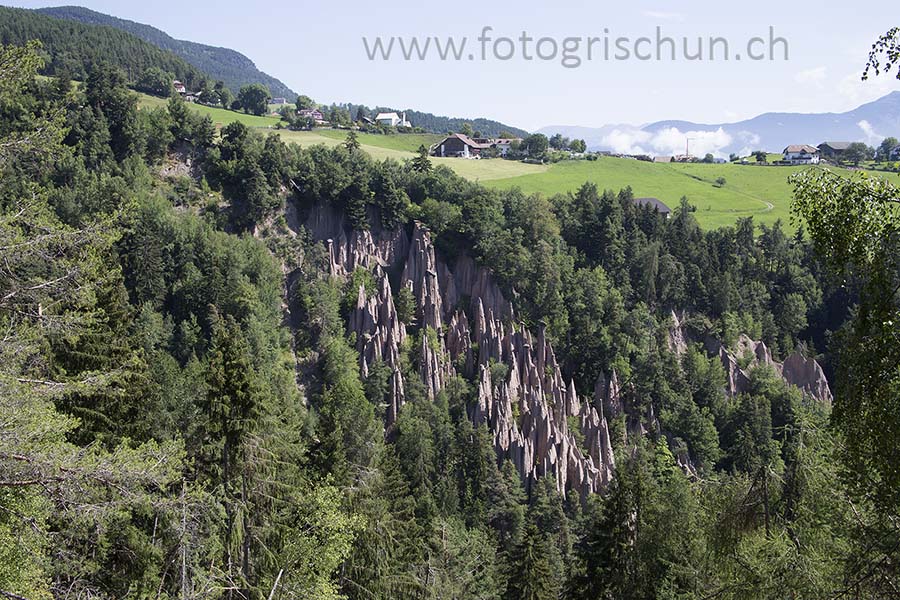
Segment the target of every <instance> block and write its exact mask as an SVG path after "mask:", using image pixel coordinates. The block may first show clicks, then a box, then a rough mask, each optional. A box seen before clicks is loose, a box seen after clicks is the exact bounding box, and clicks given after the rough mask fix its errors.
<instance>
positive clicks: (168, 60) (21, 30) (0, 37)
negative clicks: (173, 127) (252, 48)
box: [0, 6, 205, 86]
mask: <svg viewBox="0 0 900 600" xmlns="http://www.w3.org/2000/svg"><path fill="white" fill-rule="evenodd" d="M29 40H40V42H41V46H42V47H41V54H43V55H44V58H45V63H44V67H43V69H42V72H43V73H44V74H45V75H56V74H59V73H67V74H68V75H69V76H70V77H75V78H77V79H84V78H85V77H86V76H87V73H88V71H89V70H90V68H91V65H94V64H97V63H101V62H106V63H110V64H113V65H116V66H117V67H118V68H120V69H121V70H122V71H123V72H124V73H125V75H126V77H128V79H129V80H130V81H135V80H136V79H137V78H138V77H140V75H141V73H143V71H144V70H145V69H147V68H149V67H159V68H161V69H164V70H166V71H168V72H170V73H172V74H174V75H175V77H176V78H178V79H181V80H182V81H184V82H186V83H187V84H188V85H191V86H193V85H196V84H197V83H199V81H200V79H201V78H202V77H204V76H205V75H204V73H202V72H201V71H200V69H197V68H196V67H194V66H193V65H191V64H189V63H188V62H187V61H185V60H184V59H182V58H181V57H179V56H177V55H175V54H174V53H172V52H169V51H167V50H163V49H161V48H158V47H157V46H154V45H153V44H151V43H149V42H146V41H144V40H142V39H141V38H139V37H137V36H135V35H132V34H130V33H128V32H127V31H122V30H120V29H116V28H113V27H109V26H105V25H92V24H87V23H81V22H78V21H69V20H65V19H57V18H55V17H52V16H50V15H47V14H41V13H39V12H36V11H33V10H26V9H23V8H9V7H6V6H0V43H2V44H14V45H18V46H21V45H24V44H25V43H27V42H28V41H29Z"/></svg>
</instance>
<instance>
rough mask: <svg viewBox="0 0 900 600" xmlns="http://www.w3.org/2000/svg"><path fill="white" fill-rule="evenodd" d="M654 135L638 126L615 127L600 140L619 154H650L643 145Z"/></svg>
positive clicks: (604, 145)
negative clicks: (637, 127)
mask: <svg viewBox="0 0 900 600" xmlns="http://www.w3.org/2000/svg"><path fill="white" fill-rule="evenodd" d="M652 137H653V134H651V133H650V132H649V131H642V130H640V129H636V128H629V129H614V130H612V131H611V132H609V133H608V134H606V135H605V136H603V139H602V140H601V141H600V144H601V145H602V146H603V147H605V148H610V149H611V150H612V151H613V152H618V153H619V154H648V153H649V152H648V150H647V149H646V148H645V147H644V146H643V144H646V143H647V142H648V141H650V139H651V138H652Z"/></svg>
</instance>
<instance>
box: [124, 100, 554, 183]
mask: <svg viewBox="0 0 900 600" xmlns="http://www.w3.org/2000/svg"><path fill="white" fill-rule="evenodd" d="M138 96H139V98H140V106H143V107H150V108H152V107H157V106H165V105H166V103H167V102H168V100H166V99H164V98H156V97H154V96H148V95H146V94H138ZM189 106H190V108H191V109H192V110H195V111H197V112H199V113H201V114H204V115H209V116H210V118H211V119H212V120H213V122H214V123H215V124H216V125H217V126H219V127H221V126H223V125H226V124H228V123H231V122H233V121H240V122H242V123H244V124H245V125H247V126H249V127H255V128H259V129H269V130H271V131H274V132H276V133H278V135H280V136H281V137H282V138H283V139H284V140H285V141H287V142H291V143H295V144H300V145H301V146H311V145H314V144H324V145H325V146H337V145H338V144H342V143H344V140H345V139H346V138H347V132H346V131H345V130H341V129H316V130H313V131H289V130H287V129H274V127H275V124H276V123H278V122H279V120H280V119H279V118H278V117H270V116H262V117H257V116H254V115H248V114H245V113H242V112H235V111H232V110H226V109H224V108H213V107H210V106H202V105H200V104H190V105H189ZM358 136H359V142H360V145H361V146H362V149H363V150H365V151H366V152H367V153H368V154H369V155H370V156H372V157H373V158H375V159H377V160H384V159H386V158H392V159H394V160H401V161H402V160H406V159H409V158H412V157H413V156H415V152H416V150H418V148H419V146H420V145H425V146H426V147H427V146H430V145H432V144H434V143H435V142H437V141H439V140H440V139H441V138H442V137H443V136H440V135H434V134H414V133H412V134H397V135H376V134H371V133H360V134H358ZM432 160H433V161H434V163H435V164H444V165H447V166H448V167H450V168H451V169H453V170H454V171H456V172H457V173H459V174H460V175H462V176H463V177H466V178H467V179H471V180H473V181H490V180H492V179H510V178H514V177H519V176H522V175H533V174H537V173H543V172H544V171H546V170H547V169H548V167H546V166H541V165H526V164H524V163H520V162H513V161H506V160H461V159H456V158H434V159H432Z"/></svg>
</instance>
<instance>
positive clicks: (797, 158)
mask: <svg viewBox="0 0 900 600" xmlns="http://www.w3.org/2000/svg"><path fill="white" fill-rule="evenodd" d="M782 154H784V158H783V160H782V163H784V164H788V165H817V164H819V149H818V148H814V147H812V146H810V145H809V144H793V145H791V146H788V147H787V148H785V149H784V150H783V151H782Z"/></svg>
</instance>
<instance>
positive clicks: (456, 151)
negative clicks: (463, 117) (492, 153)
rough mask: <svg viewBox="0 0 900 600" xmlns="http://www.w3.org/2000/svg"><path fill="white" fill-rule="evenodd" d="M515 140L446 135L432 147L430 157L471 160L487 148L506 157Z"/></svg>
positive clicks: (517, 140)
mask: <svg viewBox="0 0 900 600" xmlns="http://www.w3.org/2000/svg"><path fill="white" fill-rule="evenodd" d="M516 142H521V140H519V139H517V138H475V139H473V138H470V137H469V136H467V135H465V134H462V133H454V134H451V135H448V136H447V137H445V138H444V139H443V140H441V141H440V142H438V143H437V144H435V145H434V146H432V148H431V154H432V156H445V157H453V158H471V157H473V156H479V155H481V153H482V151H484V150H487V149H488V148H496V149H497V152H499V154H500V156H506V155H507V153H509V150H510V148H512V146H513V144H514V143H516Z"/></svg>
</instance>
